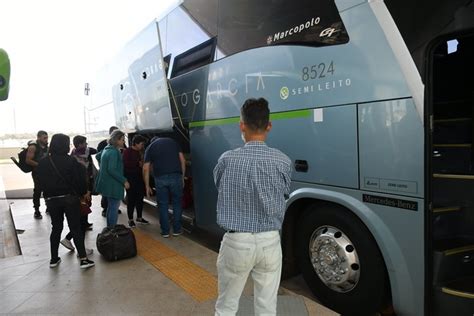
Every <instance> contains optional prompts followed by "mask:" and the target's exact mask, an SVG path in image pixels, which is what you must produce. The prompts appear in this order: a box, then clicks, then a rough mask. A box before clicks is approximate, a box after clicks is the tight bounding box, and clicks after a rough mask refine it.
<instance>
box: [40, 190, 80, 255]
mask: <svg viewBox="0 0 474 316" xmlns="http://www.w3.org/2000/svg"><path fill="white" fill-rule="evenodd" d="M46 205H47V206H48V210H49V214H50V216H51V225H52V229H51V236H50V237H49V241H50V246H51V259H56V258H57V257H58V248H59V242H60V241H61V233H62V231H63V225H64V215H66V219H67V223H68V225H69V229H70V231H71V234H72V236H73V239H74V244H75V245H76V248H77V252H78V253H79V257H80V258H86V257H87V255H86V249H85V248H84V234H83V233H82V232H81V223H80V221H81V209H80V201H79V198H78V197H77V196H72V195H68V196H66V197H62V198H57V199H51V200H48V201H46Z"/></svg>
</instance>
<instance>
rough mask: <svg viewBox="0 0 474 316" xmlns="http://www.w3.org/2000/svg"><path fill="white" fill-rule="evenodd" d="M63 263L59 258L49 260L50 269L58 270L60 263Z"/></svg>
mask: <svg viewBox="0 0 474 316" xmlns="http://www.w3.org/2000/svg"><path fill="white" fill-rule="evenodd" d="M60 262H61V258H59V257H57V258H56V259H51V260H49V267H50V268H56V267H57V266H58V265H59V263H60Z"/></svg>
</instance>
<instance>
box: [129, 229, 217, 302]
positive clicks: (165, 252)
mask: <svg viewBox="0 0 474 316" xmlns="http://www.w3.org/2000/svg"><path fill="white" fill-rule="evenodd" d="M133 232H134V233H135V238H136V240H137V250H138V255H139V256H141V257H143V259H145V260H146V261H147V262H148V263H150V264H151V265H153V266H154V267H155V268H157V269H158V270H160V272H161V273H163V274H164V275H166V276H167V277H168V278H169V279H171V280H172V281H173V282H175V283H176V284H177V285H179V286H180V287H181V288H183V290H185V291H186V292H188V293H189V294H190V295H191V296H192V297H193V298H194V299H195V300H196V301H198V302H204V301H207V300H211V299H215V298H216V297H217V279H216V278H215V277H214V276H213V275H212V274H210V273H209V272H207V271H206V270H204V269H203V268H201V267H200V266H198V265H196V264H194V263H193V262H191V261H190V260H188V259H187V258H186V257H184V256H182V255H180V254H179V253H177V252H176V251H174V250H173V249H171V248H169V247H167V246H165V245H164V244H162V243H161V242H159V241H158V240H156V239H153V238H152V237H150V236H149V235H148V234H146V233H144V232H141V231H139V230H134V231H133Z"/></svg>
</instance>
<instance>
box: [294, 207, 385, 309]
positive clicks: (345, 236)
mask: <svg viewBox="0 0 474 316" xmlns="http://www.w3.org/2000/svg"><path fill="white" fill-rule="evenodd" d="M298 226H299V227H298V229H297V230H296V231H297V232H298V235H297V238H296V242H297V243H296V255H297V257H298V264H299V266H300V269H301V271H302V273H303V277H304V279H305V281H306V283H307V284H308V286H309V287H310V289H311V291H312V292H313V293H314V295H315V296H316V297H317V298H318V299H319V300H320V301H321V302H322V303H323V304H324V305H326V306H328V307H329V308H332V309H333V310H335V311H337V312H339V313H341V314H343V315H370V314H371V313H374V312H376V311H379V310H381V309H382V308H383V307H385V306H386V305H387V303H388V301H389V298H390V288H389V281H388V276H387V271H386V267H385V263H384V261H383V258H382V255H381V253H380V250H379V249H378V246H377V244H376V242H375V240H374V238H373V237H372V235H371V233H370V232H369V230H368V229H367V227H365V225H364V224H363V223H362V222H361V221H360V220H359V218H357V217H356V216H355V215H354V214H352V213H351V212H349V211H348V210H346V209H344V208H342V207H338V206H335V205H331V204H316V205H312V206H311V207H310V208H309V209H308V210H307V212H305V213H304V214H303V216H302V217H301V218H300V220H299V221H298Z"/></svg>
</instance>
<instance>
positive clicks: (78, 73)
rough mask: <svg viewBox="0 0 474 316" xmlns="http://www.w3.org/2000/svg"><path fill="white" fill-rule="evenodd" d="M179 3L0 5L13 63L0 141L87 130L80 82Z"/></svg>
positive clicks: (1, 43) (31, 1) (122, 0)
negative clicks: (19, 135) (43, 132)
mask: <svg viewBox="0 0 474 316" xmlns="http://www.w3.org/2000/svg"><path fill="white" fill-rule="evenodd" d="M177 2H179V1H178V0H115V1H112V0H100V1H93V0H81V1H60V0H15V1H2V3H1V4H0V48H3V49H5V50H6V51H7V53H8V54H9V57H10V62H11V78H10V95H9V99H8V100H7V101H4V102H1V103H0V135H4V134H11V133H36V131H38V130H40V129H42V130H46V131H48V132H65V133H70V132H80V133H82V132H84V119H83V113H84V105H85V104H86V102H87V100H86V99H85V98H86V97H85V95H84V83H86V82H90V81H91V80H93V76H94V74H96V73H97V72H98V71H99V70H100V69H101V68H102V67H103V66H104V65H105V64H106V63H107V61H108V60H110V59H112V58H113V57H114V56H115V55H117V53H118V52H119V51H120V49H121V48H122V47H123V46H125V44H126V43H127V42H128V41H129V40H131V39H132V38H133V37H134V36H135V35H136V34H137V33H138V32H139V31H140V30H142V29H143V28H144V27H145V26H147V25H148V24H149V23H151V22H152V21H153V19H156V18H160V17H161V16H162V15H163V14H165V13H166V12H168V11H169V10H170V8H172V7H174V6H175V5H176V3H177Z"/></svg>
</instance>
